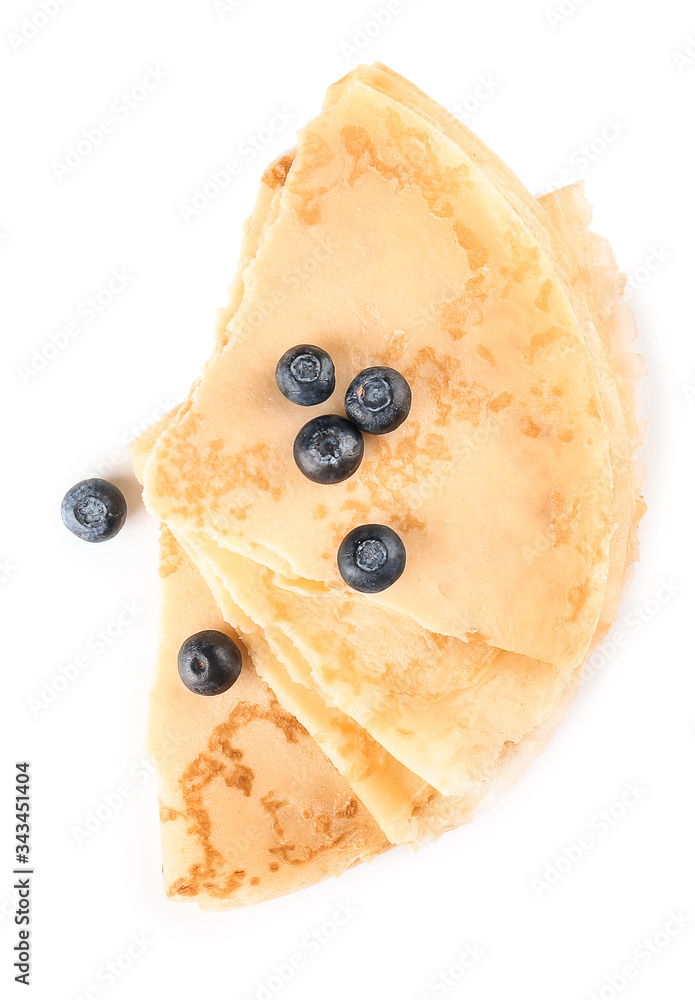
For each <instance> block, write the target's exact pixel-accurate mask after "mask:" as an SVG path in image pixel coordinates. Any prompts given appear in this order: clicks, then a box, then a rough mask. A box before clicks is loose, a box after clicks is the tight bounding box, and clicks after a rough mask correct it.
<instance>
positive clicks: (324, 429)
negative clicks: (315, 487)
mask: <svg viewBox="0 0 695 1000" xmlns="http://www.w3.org/2000/svg"><path fill="white" fill-rule="evenodd" d="M363 455H364V441H363V439H362V435H361V434H360V432H359V431H358V429H357V428H356V427H355V426H354V425H353V424H351V423H350V421H349V420H346V419H345V417H336V416H333V415H330V414H329V415H328V416H324V417H315V418H314V419H313V420H310V421H309V423H308V424H305V425H304V427H302V429H301V431H300V432H299V434H298V435H297V437H296V439H295V442H294V460H295V462H296V463H297V465H298V466H299V468H300V470H301V471H302V472H303V473H304V475H305V476H306V477H307V479H311V480H312V481H313V482H314V483H342V482H343V480H344V479H348V478H349V477H350V476H351V475H352V474H353V472H356V471H357V469H358V468H359V464H360V462H361V461H362V456H363Z"/></svg>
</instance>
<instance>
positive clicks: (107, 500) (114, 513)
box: [60, 479, 128, 542]
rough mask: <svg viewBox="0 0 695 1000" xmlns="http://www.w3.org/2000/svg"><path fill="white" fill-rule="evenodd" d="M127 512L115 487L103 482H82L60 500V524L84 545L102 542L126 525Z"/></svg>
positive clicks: (100, 480)
mask: <svg viewBox="0 0 695 1000" xmlns="http://www.w3.org/2000/svg"><path fill="white" fill-rule="evenodd" d="M127 513H128V508H127V506H126V502H125V497H124V496H123V494H122V493H121V491H120V490H119V488H118V487H117V486H114V485H113V483H109V482H107V481H106V480H105V479H83V480H82V482H81V483H77V485H76V486H73V487H72V489H69V490H68V492H67V493H66V494H65V496H64V497H63V502H62V504H61V507H60V514H61V517H62V518H63V524H64V525H65V527H66V528H69V529H70V531H71V532H72V533H73V535H77V537H78V538H83V539H84V540H85V542H105V541H106V540H107V539H109V538H113V537H114V535H117V534H118V532H119V531H120V530H121V528H122V527H123V525H124V524H125V519H126V514H127Z"/></svg>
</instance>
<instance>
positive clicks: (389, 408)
mask: <svg viewBox="0 0 695 1000" xmlns="http://www.w3.org/2000/svg"><path fill="white" fill-rule="evenodd" d="M411 400H412V396H411V393H410V386H409V385H408V383H407V382H406V380H405V379H404V378H403V376H402V375H401V374H400V373H399V372H397V371H394V369H393V368H381V367H377V368H365V369H364V371H362V372H360V373H359V375H357V376H356V377H355V378H354V379H353V380H352V382H351V383H350V388H349V389H348V391H347V392H346V393H345V412H346V413H347V415H348V417H349V418H350V420H352V422H353V424H355V426H357V427H359V429H360V430H361V431H364V432H365V433H366V434H387V433H388V431H395V429H396V428H397V427H400V425H401V424H402V423H403V421H404V420H405V418H406V417H407V416H408V414H409V413H410V403H411Z"/></svg>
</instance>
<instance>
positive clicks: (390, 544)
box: [338, 524, 405, 594]
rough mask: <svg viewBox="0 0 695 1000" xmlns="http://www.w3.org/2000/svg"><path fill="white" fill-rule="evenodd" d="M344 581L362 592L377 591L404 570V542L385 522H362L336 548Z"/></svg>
mask: <svg viewBox="0 0 695 1000" xmlns="http://www.w3.org/2000/svg"><path fill="white" fill-rule="evenodd" d="M338 569H339V570H340V575H341V576H342V578H343V580H345V582H346V583H347V585H348V586H349V587H352V589H353V590H359V592H360V593H361V594H378V593H379V592H380V591H382V590H386V588H387V587H390V586H391V584H392V583H395V582H396V580H397V579H398V578H399V576H400V575H401V574H402V572H403V570H404V569H405V545H404V544H403V542H402V541H401V540H400V538H399V537H398V535H397V534H396V532H395V531H393V530H392V529H391V528H387V527H386V525H385V524H363V525H361V526H360V527H359V528H354V529H353V530H352V531H351V532H350V533H349V534H348V535H346V536H345V538H344V539H343V541H342V543H341V545H340V548H339V549H338Z"/></svg>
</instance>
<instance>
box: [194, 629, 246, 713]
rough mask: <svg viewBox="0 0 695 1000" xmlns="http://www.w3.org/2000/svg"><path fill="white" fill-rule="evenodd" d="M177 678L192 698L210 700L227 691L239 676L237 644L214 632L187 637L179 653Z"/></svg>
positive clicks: (240, 663)
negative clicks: (200, 695) (190, 692)
mask: <svg viewBox="0 0 695 1000" xmlns="http://www.w3.org/2000/svg"><path fill="white" fill-rule="evenodd" d="M178 665H179V677H180V678H181V680H182V681H183V683H184V684H185V685H186V687H187V688H188V690H189V691H192V692H193V693H194V694H202V695H206V696H208V697H209V696H211V695H214V694H222V693H223V692H224V691H228V690H229V688H230V687H231V686H232V684H235V683H236V681H238V680H239V675H240V674H241V665H242V659H241V652H240V650H239V647H238V646H237V644H236V643H235V642H234V641H233V640H232V639H230V638H229V636H228V635H225V633H224V632H218V631H216V629H206V630H205V631H204V632H196V634H195V635H192V636H190V637H189V638H188V639H186V641H185V642H184V644H183V645H182V646H181V649H180V650H179V658H178Z"/></svg>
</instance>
